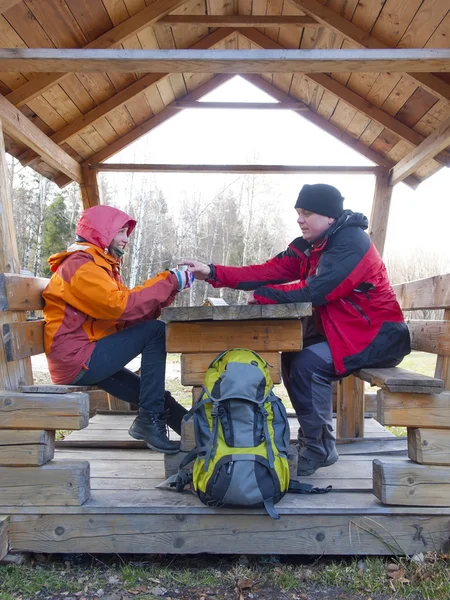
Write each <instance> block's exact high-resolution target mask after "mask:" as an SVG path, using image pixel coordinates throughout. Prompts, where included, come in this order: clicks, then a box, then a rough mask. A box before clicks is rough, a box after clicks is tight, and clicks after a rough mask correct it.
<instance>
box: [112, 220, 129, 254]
mask: <svg viewBox="0 0 450 600" xmlns="http://www.w3.org/2000/svg"><path fill="white" fill-rule="evenodd" d="M127 244H128V225H127V226H126V227H122V229H121V230H120V231H119V232H118V233H116V235H115V236H114V238H113V241H112V242H111V246H112V247H113V248H119V249H120V250H125V248H126V246H127Z"/></svg>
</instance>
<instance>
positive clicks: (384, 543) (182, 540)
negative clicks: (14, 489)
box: [9, 490, 448, 555]
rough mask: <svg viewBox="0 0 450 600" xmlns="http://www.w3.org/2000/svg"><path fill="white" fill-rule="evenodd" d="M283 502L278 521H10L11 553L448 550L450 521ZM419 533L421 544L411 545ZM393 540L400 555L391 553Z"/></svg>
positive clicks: (225, 517)
mask: <svg viewBox="0 0 450 600" xmlns="http://www.w3.org/2000/svg"><path fill="white" fill-rule="evenodd" d="M159 494H160V495H162V494H163V495H165V496H167V495H170V494H171V492H167V491H165V490H164V491H163V490H161V491H160V492H159ZM174 494H175V492H174ZM330 495H331V494H328V496H330ZM365 495H366V496H367V495H368V494H365ZM177 496H179V495H177ZM183 496H185V497H187V496H188V495H187V494H183ZM335 497H336V496H335ZM301 498H302V499H303V500H304V497H301ZM343 500H344V498H343ZM345 500H347V502H348V495H347V497H346V498H345ZM196 502H197V503H200V501H199V500H197V501H196ZM284 502H285V500H284V499H283V500H282V501H281V503H279V504H278V505H277V510H279V512H280V513H281V515H282V516H281V519H280V520H278V521H276V520H273V519H269V518H268V517H267V515H264V514H262V511H260V512H259V514H258V511H251V510H247V511H246V513H244V514H235V513H234V511H233V512H230V511H229V510H228V511H226V509H222V510H220V509H216V510H215V512H216V513H217V514H210V511H211V510H212V509H208V508H207V507H205V506H203V505H201V506H199V509H200V510H201V514H183V513H181V512H180V510H179V509H178V512H176V514H172V515H164V514H163V515H161V514H128V515H114V514H99V515H94V516H93V515H89V514H81V515H77V514H67V513H66V514H54V515H42V516H38V515H26V514H24V515H12V516H11V524H10V533H9V537H10V544H11V550H14V551H21V550H23V551H31V552H50V553H51V552H58V553H61V552H70V553H72V554H73V553H75V552H91V553H126V552H131V553H136V552H139V553H150V554H155V553H163V554H166V553H167V554H179V553H180V552H181V553H183V554H197V553H199V552H210V553H216V552H217V548H220V550H221V552H222V553H224V554H230V553H231V554H260V553H261V548H265V547H267V544H268V540H270V551H271V553H277V554H309V555H322V554H329V555H333V554H340V555H355V554H356V555H357V554H364V555H391V554H393V552H396V553H399V552H400V551H401V552H402V553H403V552H404V553H405V554H410V555H412V554H415V553H417V552H420V551H422V550H426V549H427V548H433V549H436V550H437V551H439V550H441V549H442V548H445V544H446V543H447V542H448V515H442V516H439V515H429V516H426V515H424V516H421V515H377V516H373V515H370V514H368V515H364V514H359V513H358V511H357V510H354V511H353V512H352V511H351V507H349V509H350V510H349V511H347V514H345V515H337V514H327V515H317V514H315V515H314V514H313V515H311V514H308V515H305V514H304V515H290V514H283V512H284V511H283V503H284ZM374 521H375V522H374ZM416 526H417V528H418V531H420V532H421V536H419V538H417V537H414V533H415V532H416ZM55 531H56V532H57V534H56V535H55ZM117 531H126V535H117ZM374 533H375V534H376V535H374ZM392 538H393V539H394V540H396V542H397V544H398V546H399V547H400V548H401V550H399V548H398V547H395V549H394V550H392Z"/></svg>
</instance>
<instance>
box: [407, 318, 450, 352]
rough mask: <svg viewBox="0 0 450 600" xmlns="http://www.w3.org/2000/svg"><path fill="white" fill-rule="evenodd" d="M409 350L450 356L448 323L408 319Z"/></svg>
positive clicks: (449, 327)
mask: <svg viewBox="0 0 450 600" xmlns="http://www.w3.org/2000/svg"><path fill="white" fill-rule="evenodd" d="M406 323H407V324H408V329H409V334H410V336H411V348H412V349H413V350H417V351H419V352H430V353H431V354H439V355H441V356H450V321H423V320H415V319H414V320H413V319H408V320H407V321H406Z"/></svg>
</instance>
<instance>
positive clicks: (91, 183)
mask: <svg viewBox="0 0 450 600" xmlns="http://www.w3.org/2000/svg"><path fill="white" fill-rule="evenodd" d="M82 172H83V183H82V184H81V185H80V191H81V199H82V201H83V208H90V207H91V206H97V205H98V204H100V194H99V191H98V182H97V171H95V170H92V169H91V168H90V167H89V165H88V164H87V163H84V164H83V165H82Z"/></svg>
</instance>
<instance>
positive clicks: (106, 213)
mask: <svg viewBox="0 0 450 600" xmlns="http://www.w3.org/2000/svg"><path fill="white" fill-rule="evenodd" d="M126 225H128V235H130V234H131V232H132V231H133V229H134V228H135V227H136V221H135V220H134V219H132V218H131V217H130V216H129V215H127V214H126V213H124V212H123V211H121V210H119V209H118V208H114V207H113V206H107V205H106V204H102V205H99V206H93V207H92V208H87V209H86V210H85V211H83V213H82V215H81V217H80V220H79V221H78V225H77V228H76V234H77V235H79V236H80V237H82V238H84V239H85V240H86V241H87V242H89V243H90V244H95V245H96V246H98V247H99V248H101V249H102V250H104V249H105V248H108V247H109V245H110V244H111V242H112V240H113V239H114V236H115V235H116V233H118V232H119V231H120V230H121V229H122V228H123V227H125V226H126Z"/></svg>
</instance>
